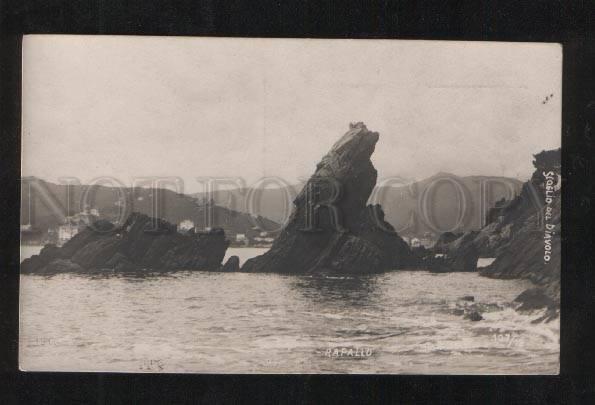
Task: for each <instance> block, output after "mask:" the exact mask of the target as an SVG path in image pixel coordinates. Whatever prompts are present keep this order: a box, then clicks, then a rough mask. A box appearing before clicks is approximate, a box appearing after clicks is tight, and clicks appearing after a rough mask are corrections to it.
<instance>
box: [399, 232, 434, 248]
mask: <svg viewBox="0 0 595 405" xmlns="http://www.w3.org/2000/svg"><path fill="white" fill-rule="evenodd" d="M402 238H403V240H404V241H405V242H406V243H407V244H408V245H409V247H411V248H419V247H422V246H423V247H424V248H426V249H430V248H431V247H432V246H434V244H435V243H436V237H435V236H434V235H433V234H431V233H430V232H426V233H424V234H423V236H413V235H411V236H403V237H402Z"/></svg>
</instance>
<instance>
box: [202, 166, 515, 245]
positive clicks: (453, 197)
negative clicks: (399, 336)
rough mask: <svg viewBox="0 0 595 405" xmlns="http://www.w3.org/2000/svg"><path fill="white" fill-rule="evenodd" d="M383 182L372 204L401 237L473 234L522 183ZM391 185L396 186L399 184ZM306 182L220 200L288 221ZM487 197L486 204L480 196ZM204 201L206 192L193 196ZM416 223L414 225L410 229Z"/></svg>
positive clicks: (478, 179) (237, 192)
mask: <svg viewBox="0 0 595 405" xmlns="http://www.w3.org/2000/svg"><path fill="white" fill-rule="evenodd" d="M384 184H385V185H382V182H380V184H379V185H377V186H376V188H375V190H374V192H373V193H372V196H371V197H370V200H369V201H368V203H370V204H380V205H382V208H383V210H384V212H385V215H386V218H385V219H386V220H387V221H388V222H389V223H390V224H391V225H393V226H394V227H395V228H396V229H397V231H398V232H399V233H401V234H404V235H407V234H412V235H415V234H417V235H421V234H423V233H425V232H434V233H442V232H446V231H455V230H457V231H469V230H473V229H480V228H481V227H482V226H483V225H484V224H485V223H483V222H482V221H484V220H485V218H484V216H485V214H486V213H487V209H488V208H489V207H492V206H493V205H494V203H495V202H496V201H498V200H501V199H502V198H505V199H507V200H509V199H511V198H513V197H514V196H515V195H518V193H519V192H520V189H521V186H522V184H523V183H522V182H521V181H520V180H518V179H515V178H510V177H502V176H480V175H477V176H463V177H461V176H457V175H455V174H452V173H445V172H440V173H437V174H435V175H434V176H431V177H428V178H426V179H423V180H420V181H416V182H412V183H409V184H404V185H398V186H394V185H391V184H390V182H385V183H384ZM392 184H395V183H394V182H393V183H392ZM302 187H303V184H296V185H292V186H290V187H283V188H275V189H272V188H268V189H261V190H260V191H259V193H258V195H257V196H254V195H252V197H251V198H253V199H254V201H252V203H251V204H248V203H247V201H246V199H247V198H248V196H249V195H250V190H249V189H232V190H219V191H218V192H217V195H216V201H217V202H219V203H220V204H222V203H223V202H227V207H228V208H231V209H233V210H236V211H239V212H247V211H248V207H251V208H252V210H253V211H254V212H255V213H257V214H259V215H262V216H264V217H267V218H270V219H272V220H274V221H276V222H279V223H283V222H284V221H286V220H287V219H288V217H289V213H290V212H291V208H292V203H293V200H294V199H295V197H296V196H297V195H298V193H299V192H300V191H301V189H302ZM457 193H459V195H464V199H465V209H464V215H462V223H461V227H460V228H457V229H451V228H452V227H453V226H455V225H456V222H457V221H456V219H457V216H458V215H457V214H458V210H459V202H458V200H457ZM482 193H483V194H484V201H482V198H481V195H482ZM192 195H193V196H195V197H197V198H205V194H204V193H195V194H192ZM410 222H412V223H411V226H409V227H407V225H408V224H409V223H410Z"/></svg>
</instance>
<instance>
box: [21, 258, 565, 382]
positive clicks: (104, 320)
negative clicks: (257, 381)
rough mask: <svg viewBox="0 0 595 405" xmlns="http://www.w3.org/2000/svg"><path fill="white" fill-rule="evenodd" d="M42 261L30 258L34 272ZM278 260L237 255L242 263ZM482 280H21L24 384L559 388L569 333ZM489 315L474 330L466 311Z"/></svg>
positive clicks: (514, 285) (512, 292)
mask: <svg viewBox="0 0 595 405" xmlns="http://www.w3.org/2000/svg"><path fill="white" fill-rule="evenodd" d="M38 250H39V249H37V250H35V249H34V248H31V247H29V248H26V249H24V250H23V251H22V253H23V258H24V257H26V256H28V255H30V254H34V253H36V252H37V251H38ZM264 251H266V249H257V248H231V249H228V254H227V256H230V255H232V254H235V255H238V256H240V259H241V261H242V262H244V261H245V260H246V259H247V258H249V257H253V256H255V255H258V254H261V253H263V252H264ZM528 287H530V284H529V283H528V282H524V281H521V280H495V279H489V278H485V277H480V276H478V275H477V274H473V273H445V274H433V273H429V272H425V271H393V272H387V273H384V274H379V275H371V276H359V277H347V276H345V277H330V276H288V275H279V274H247V273H213V272H197V271H180V272H175V273H167V274H160V275H155V276H150V277H143V278H134V277H125V276H120V275H111V276H109V277H105V276H104V277H89V276H80V275H72V274H60V275H55V276H51V277H44V276H37V275H23V276H21V300H20V311H21V312H20V345H19V362H20V367H21V369H23V370H55V371H74V370H76V371H127V372H196V373H249V372H255V373H383V374H384V373H424V374H444V373H445V374H541V373H548V374H556V373H558V358H559V321H558V320H555V321H552V322H550V323H546V324H544V323H532V321H533V320H535V319H536V318H538V317H539V316H540V313H533V314H519V313H517V312H516V311H515V310H514V309H513V308H512V306H511V302H512V300H513V299H514V298H515V297H516V296H517V295H518V294H519V293H520V292H522V291H523V290H524V289H525V288H528ZM464 295H472V296H473V297H474V302H475V303H478V304H490V308H491V310H490V311H488V312H484V313H483V314H482V316H483V318H484V319H483V320H481V321H477V322H473V321H470V320H468V319H464V317H463V316H461V315H457V314H456V310H457V309H461V308H464V306H465V305H471V304H472V303H470V302H469V301H463V300H461V297H462V296H464Z"/></svg>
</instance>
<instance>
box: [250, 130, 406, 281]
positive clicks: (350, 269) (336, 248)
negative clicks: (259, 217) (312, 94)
mask: <svg viewBox="0 0 595 405" xmlns="http://www.w3.org/2000/svg"><path fill="white" fill-rule="evenodd" d="M378 138H379V135H378V133H377V132H371V131H368V129H367V128H366V126H365V125H364V124H363V123H357V124H351V125H350V129H349V131H348V132H347V133H346V134H345V135H343V136H342V137H341V139H339V140H338V141H337V143H335V145H334V146H333V147H332V148H331V150H330V151H329V152H328V153H327V154H326V155H325V156H324V157H323V158H322V160H321V161H320V163H318V165H317V166H316V171H315V173H314V174H313V175H312V177H310V179H309V180H308V182H307V183H306V185H305V186H304V188H303V190H302V191H301V192H300V194H299V195H298V196H297V198H296V199H295V201H294V205H295V206H294V209H293V211H292V214H291V216H290V219H289V221H288V223H287V225H286V227H285V228H284V229H283V231H282V232H281V234H280V235H279V237H278V238H277V239H276V240H275V241H274V243H273V246H272V247H271V249H270V250H269V251H268V252H267V253H265V254H263V255H261V256H258V257H255V258H252V259H250V260H248V261H247V262H246V263H245V264H244V266H243V267H242V271H249V272H280V273H309V272H315V271H331V272H332V271H334V272H340V273H372V272H379V271H383V270H388V269H394V268H402V267H404V266H406V265H407V264H409V262H410V261H411V252H410V250H409V247H408V246H407V244H406V243H405V242H404V241H403V240H402V239H401V238H400V237H399V236H398V235H397V233H396V232H395V231H394V228H393V227H392V226H391V225H390V224H388V223H387V222H386V221H385V220H384V212H383V211H382V208H381V207H380V206H379V205H374V206H372V205H370V206H367V205H366V202H367V201H368V198H369V197H370V193H371V192H372V189H373V188H374V186H375V184H376V178H377V172H376V169H375V168H374V166H373V165H372V162H371V161H370V156H371V155H372V153H373V152H374V148H375V146H376V142H377V141H378Z"/></svg>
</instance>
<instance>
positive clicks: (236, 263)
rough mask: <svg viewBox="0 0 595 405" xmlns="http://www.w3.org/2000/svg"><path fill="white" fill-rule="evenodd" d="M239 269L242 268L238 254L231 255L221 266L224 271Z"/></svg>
mask: <svg viewBox="0 0 595 405" xmlns="http://www.w3.org/2000/svg"><path fill="white" fill-rule="evenodd" d="M238 270H240V258H239V257H238V256H231V257H230V258H229V259H227V261H226V262H225V264H224V265H223V267H222V268H221V271H224V272H234V271H238Z"/></svg>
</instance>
